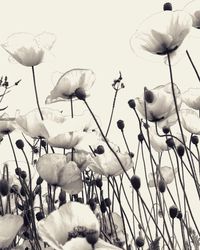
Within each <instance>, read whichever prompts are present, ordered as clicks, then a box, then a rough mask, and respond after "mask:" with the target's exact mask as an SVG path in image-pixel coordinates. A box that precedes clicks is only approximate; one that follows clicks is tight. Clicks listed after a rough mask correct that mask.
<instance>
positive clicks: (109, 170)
mask: <svg viewBox="0 0 200 250" xmlns="http://www.w3.org/2000/svg"><path fill="white" fill-rule="evenodd" d="M102 145H103V148H104V152H103V153H101V154H98V153H97V154H95V156H92V157H91V160H90V161H89V162H88V168H90V169H91V170H92V171H94V173H96V174H100V175H104V176H106V177H108V176H118V175H120V174H123V173H124V170H123V169H122V167H121V165H120V164H119V162H118V160H117V158H116V157H115V155H114V154H113V153H112V152H111V151H110V149H109V148H108V146H107V145H105V142H103V141H102V143H101V146H102ZM110 145H111V146H112V144H111V143H110ZM112 147H113V146H112ZM114 147H115V146H114ZM114 147H113V149H114V150H115V153H116V154H117V156H118V158H119V159H120V161H121V163H122V165H123V167H124V169H125V170H126V171H128V170H129V169H130V168H132V167H133V161H132V158H131V157H130V155H129V154H128V153H121V152H120V151H119V150H116V149H115V148H114Z"/></svg>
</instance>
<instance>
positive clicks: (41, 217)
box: [35, 212, 44, 221]
mask: <svg viewBox="0 0 200 250" xmlns="http://www.w3.org/2000/svg"><path fill="white" fill-rule="evenodd" d="M35 216H36V219H37V221H40V220H42V219H44V213H43V212H38V213H36V215H35Z"/></svg>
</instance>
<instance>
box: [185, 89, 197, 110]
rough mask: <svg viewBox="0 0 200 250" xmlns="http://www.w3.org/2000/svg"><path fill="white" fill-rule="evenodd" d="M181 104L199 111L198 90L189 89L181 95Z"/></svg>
mask: <svg viewBox="0 0 200 250" xmlns="http://www.w3.org/2000/svg"><path fill="white" fill-rule="evenodd" d="M182 100H183V102H184V103H185V104H186V105H187V106H188V107H190V108H193V109H196V110H200V88H190V89H188V90H187V91H185V92H184V93H182Z"/></svg>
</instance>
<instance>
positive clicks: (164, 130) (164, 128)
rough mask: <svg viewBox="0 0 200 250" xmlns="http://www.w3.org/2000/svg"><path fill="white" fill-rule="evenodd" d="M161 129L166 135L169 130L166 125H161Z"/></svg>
mask: <svg viewBox="0 0 200 250" xmlns="http://www.w3.org/2000/svg"><path fill="white" fill-rule="evenodd" d="M162 131H163V133H164V134H166V135H167V134H168V133H169V132H170V129H169V128H168V127H163V129H162Z"/></svg>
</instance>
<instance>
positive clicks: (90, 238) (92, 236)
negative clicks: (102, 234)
mask: <svg viewBox="0 0 200 250" xmlns="http://www.w3.org/2000/svg"><path fill="white" fill-rule="evenodd" d="M98 239H99V233H98V232H97V231H95V230H90V231H88V232H87V234H86V240H87V242H88V243H89V244H90V245H92V246H93V247H94V245H95V244H96V243H97V241H98Z"/></svg>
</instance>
